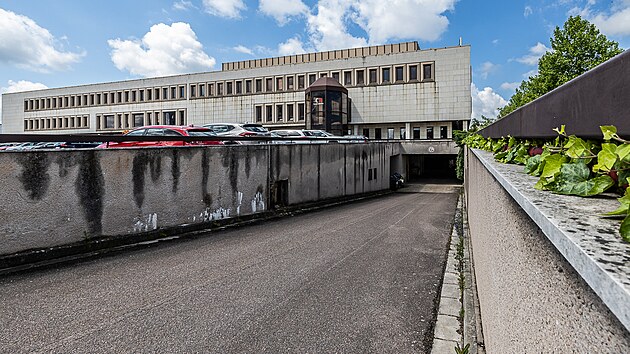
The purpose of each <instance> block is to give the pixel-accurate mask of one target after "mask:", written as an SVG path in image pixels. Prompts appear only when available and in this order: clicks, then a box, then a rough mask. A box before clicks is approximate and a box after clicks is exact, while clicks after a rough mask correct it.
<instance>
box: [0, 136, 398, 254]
mask: <svg viewBox="0 0 630 354" xmlns="http://www.w3.org/2000/svg"><path fill="white" fill-rule="evenodd" d="M396 154H399V147H398V146H397V145H396V144H386V143H383V144H318V145H243V146H236V147H234V146H233V147H226V146H211V147H206V148H200V147H185V148H146V149H109V150H56V151H37V152H36V151H30V152H3V153H0V166H2V169H0V185H1V187H0V200H2V201H3V206H2V208H1V209H0V222H1V226H0V256H6V255H11V254H16V253H20V252H30V253H33V252H35V253H37V252H40V251H45V250H47V249H49V248H55V247H62V246H64V245H70V244H81V243H85V242H86V241H88V242H89V241H90V240H97V239H101V238H117V237H127V238H129V237H130V236H131V239H132V240H133V236H134V235H143V234H146V233H148V232H153V233H156V232H159V231H160V230H168V229H171V228H177V227H182V226H190V225H197V226H199V227H204V226H209V225H211V223H212V222H213V221H216V220H224V219H230V218H237V217H244V216H251V215H255V214H261V213H265V212H267V211H268V210H269V209H270V208H271V207H272V206H274V205H279V206H287V205H295V204H300V203H306V202H314V201H318V200H322V199H328V198H335V197H343V196H350V195H356V194H362V193H366V192H372V191H378V190H384V189H387V188H388V187H389V178H388V177H389V170H390V157H391V156H393V155H396Z"/></svg>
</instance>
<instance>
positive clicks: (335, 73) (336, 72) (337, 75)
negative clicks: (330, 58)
mask: <svg viewBox="0 0 630 354" xmlns="http://www.w3.org/2000/svg"><path fill="white" fill-rule="evenodd" d="M331 76H332V78H333V79H335V80H337V82H341V80H340V79H339V72H338V71H335V72H333V73H332V75H331Z"/></svg>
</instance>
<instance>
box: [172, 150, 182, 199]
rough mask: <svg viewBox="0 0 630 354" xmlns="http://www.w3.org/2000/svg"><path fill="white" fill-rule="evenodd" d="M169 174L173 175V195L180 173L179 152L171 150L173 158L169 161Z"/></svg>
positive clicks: (175, 191)
mask: <svg viewBox="0 0 630 354" xmlns="http://www.w3.org/2000/svg"><path fill="white" fill-rule="evenodd" d="M171 174H172V175H173V193H177V187H178V186H179V176H181V174H182V172H181V171H180V161H179V150H178V149H173V156H172V160H171Z"/></svg>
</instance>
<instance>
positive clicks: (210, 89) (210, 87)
mask: <svg viewBox="0 0 630 354" xmlns="http://www.w3.org/2000/svg"><path fill="white" fill-rule="evenodd" d="M208 96H214V84H208Z"/></svg>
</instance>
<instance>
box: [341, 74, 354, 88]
mask: <svg viewBox="0 0 630 354" xmlns="http://www.w3.org/2000/svg"><path fill="white" fill-rule="evenodd" d="M343 84H344V85H345V86H351V85H352V71H344V72H343Z"/></svg>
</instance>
